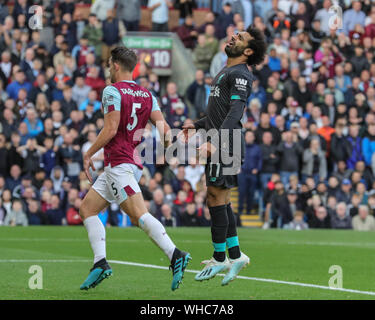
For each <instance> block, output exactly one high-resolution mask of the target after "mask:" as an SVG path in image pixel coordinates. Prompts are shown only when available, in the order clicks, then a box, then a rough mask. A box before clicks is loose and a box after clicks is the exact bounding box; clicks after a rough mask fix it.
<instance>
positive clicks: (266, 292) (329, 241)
mask: <svg viewBox="0 0 375 320" xmlns="http://www.w3.org/2000/svg"><path fill="white" fill-rule="evenodd" d="M167 231H168V233H169V234H170V236H171V238H172V239H173V240H174V241H175V243H176V244H177V246H178V247H179V248H181V249H183V250H186V251H189V252H190V253H191V255H192V257H193V260H192V261H191V262H190V264H189V266H188V270H200V269H201V268H202V266H201V265H200V262H201V260H204V259H208V258H210V256H211V254H212V246H211V239H210V231H209V229H208V228H176V229H168V230H167ZM239 237H240V245H241V249H242V251H244V252H245V253H246V254H247V255H248V256H249V257H250V258H251V265H250V266H249V267H247V268H246V269H243V270H242V272H241V273H240V275H241V276H244V277H250V279H246V278H244V279H236V280H235V281H233V282H231V283H230V284H229V286H226V287H222V286H221V285H220V284H221V280H222V277H220V276H217V277H216V278H214V279H211V280H209V281H206V282H196V281H195V280H194V276H195V274H194V273H193V272H186V273H185V278H184V281H183V283H182V285H181V286H180V288H179V289H178V290H177V291H175V292H172V291H171V289H170V285H171V279H172V276H171V271H168V270H163V269H155V267H154V268H150V267H146V266H135V265H127V264H119V263H110V264H111V266H112V269H113V272H114V274H113V276H112V277H110V278H109V279H106V280H104V281H103V282H102V283H101V284H100V285H99V286H98V287H96V288H94V289H91V290H89V291H80V290H79V286H80V285H81V283H82V282H83V281H84V280H85V278H86V277H87V275H88V271H89V269H90V268H91V266H92V252H91V247H90V245H89V242H88V239H87V233H86V230H85V229H84V228H83V227H28V228H22V227H16V228H10V227H1V228H0V275H1V276H0V288H2V290H1V294H0V299H111V300H112V299H113V300H114V299H132V300H133V299H134V300H135V299H142V300H143V299H145V300H153V299H241V300H243V299H245V300H253V299H374V298H375V280H374V279H375V254H374V251H375V241H374V239H375V238H374V233H361V232H354V231H334V230H326V231H320V230H319V231H318V230H308V231H285V230H258V229H256V230H253V229H240V230H239ZM107 259H109V260H117V261H125V262H133V263H140V264H148V265H153V266H162V267H168V265H169V263H168V261H167V259H166V257H165V256H164V255H163V253H162V252H161V251H160V250H159V249H158V248H157V247H156V246H155V245H154V244H153V243H152V242H151V241H150V240H149V239H148V238H147V237H146V235H145V234H144V233H143V232H142V231H141V230H139V229H137V228H124V229H123V228H107ZM73 260H78V261H73ZM31 265H39V266H41V267H42V270H43V289H40V290H39V289H34V290H31V289H30V288H29V285H28V283H29V279H30V277H31V276H32V274H30V273H29V272H28V271H29V268H30V266H31ZM332 265H338V266H340V267H341V268H342V271H343V288H344V289H353V290H357V291H361V292H345V291H337V290H327V289H324V288H326V287H328V282H329V279H330V277H332V276H333V274H330V273H329V268H330V267H331V266H332ZM254 278H257V279H258V280H255V279H254ZM259 278H261V279H269V280H270V281H269V282H267V281H265V280H262V281H259ZM274 280H282V281H286V282H288V283H277V282H275V281H274ZM290 282H292V283H295V282H298V283H301V284H303V285H302V286H298V285H293V284H291V283H290ZM309 284H313V285H319V286H323V287H324V288H317V287H309V286H306V285H309ZM366 292H367V294H366ZM372 293H373V294H372Z"/></svg>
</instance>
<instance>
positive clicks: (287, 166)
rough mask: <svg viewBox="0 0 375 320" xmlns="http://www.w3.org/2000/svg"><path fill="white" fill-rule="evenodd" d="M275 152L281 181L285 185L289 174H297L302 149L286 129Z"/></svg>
mask: <svg viewBox="0 0 375 320" xmlns="http://www.w3.org/2000/svg"><path fill="white" fill-rule="evenodd" d="M277 152H278V154H279V157H280V174H281V181H282V182H283V184H284V185H286V184H287V183H288V181H289V177H290V176H291V175H298V168H299V159H300V155H301V153H302V149H301V147H300V146H299V145H298V144H297V143H295V142H293V135H292V133H291V132H290V131H288V132H285V134H284V135H283V141H282V142H281V143H280V144H279V146H278V147H277Z"/></svg>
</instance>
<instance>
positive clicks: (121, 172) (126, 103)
mask: <svg viewBox="0 0 375 320" xmlns="http://www.w3.org/2000/svg"><path fill="white" fill-rule="evenodd" d="M136 64H137V56H136V54H135V53H134V52H133V51H132V50H130V49H128V48H126V47H117V48H115V49H113V50H112V52H111V57H110V59H109V67H110V75H111V82H112V83H113V84H112V85H109V86H107V87H106V88H105V89H104V91H103V98H102V104H103V111H104V127H103V129H102V130H101V132H100V134H99V135H98V137H97V139H96V141H95V143H94V144H93V145H92V146H91V148H90V149H89V150H88V151H87V153H86V154H85V156H84V159H83V165H84V170H85V172H86V175H87V177H88V179H89V180H90V182H91V183H92V177H91V174H90V170H89V169H90V168H91V169H92V170H95V168H94V165H93V162H92V160H91V157H92V156H93V155H94V154H95V153H96V152H97V151H99V150H100V149H101V148H103V147H104V166H105V168H104V172H103V173H102V174H101V175H100V176H99V177H98V178H97V180H96V181H95V183H94V184H93V186H92V188H90V190H89V192H88V193H87V194H86V196H85V198H84V199H83V202H82V204H81V207H80V215H81V217H82V219H83V223H84V225H85V227H86V229H87V233H88V237H89V241H90V244H91V247H92V250H93V252H94V266H93V267H92V269H91V270H90V273H89V276H88V277H87V279H86V280H85V281H84V282H83V284H82V285H81V289H82V290H88V289H90V288H94V287H95V286H97V285H98V284H99V283H100V282H101V281H102V280H103V279H105V278H107V277H108V276H110V275H111V274H112V269H111V267H110V266H109V264H108V263H107V261H106V243H105V228H104V226H103V224H102V222H101V221H100V219H99V217H98V214H99V212H101V211H102V210H103V209H105V208H106V207H107V206H108V205H109V204H110V203H111V202H116V203H117V204H118V205H119V206H120V207H121V209H122V210H123V211H125V212H126V213H127V214H128V215H129V217H130V219H131V221H132V223H133V224H134V225H136V226H138V227H140V228H141V229H142V230H143V231H144V232H146V234H147V235H148V236H149V237H150V239H151V240H152V241H153V242H154V243H155V244H156V245H157V246H159V248H160V249H161V250H162V251H163V252H164V253H165V254H166V255H167V257H168V259H169V260H170V262H171V265H170V266H171V269H172V272H173V279H172V286H171V288H172V290H176V289H177V288H178V287H179V284H180V283H181V281H182V278H183V275H184V271H185V268H186V266H187V264H188V262H189V260H190V259H191V257H190V254H189V253H187V252H183V251H180V250H179V249H178V248H176V246H175V245H174V243H173V242H172V240H171V239H170V238H169V236H168V234H167V233H166V231H165V228H164V227H163V225H162V224H161V223H160V222H159V221H158V220H157V219H156V218H154V217H153V216H152V215H151V214H150V213H149V212H147V209H146V206H145V203H144V200H143V197H142V193H141V190H140V188H139V185H138V181H139V179H140V178H141V175H142V164H141V161H140V158H139V156H138V153H137V150H136V149H135V148H136V146H137V145H138V144H139V143H140V142H141V140H140V139H139V136H138V135H139V130H143V129H144V128H145V126H146V124H147V122H148V121H149V120H150V121H151V123H153V124H154V125H156V124H157V123H158V125H157V128H158V130H159V133H160V136H161V137H162V138H163V137H164V142H165V146H168V145H169V144H170V143H171V141H170V140H171V139H170V128H169V126H168V124H167V123H166V122H165V120H164V117H163V115H162V113H161V111H160V108H159V106H158V103H157V100H156V99H155V98H154V97H153V96H152V95H151V93H150V92H149V91H148V90H147V89H145V88H143V87H141V86H139V85H137V84H136V83H135V82H134V81H132V73H133V69H134V67H135V65H136ZM160 123H161V124H162V125H161V126H160V125H159V124H160Z"/></svg>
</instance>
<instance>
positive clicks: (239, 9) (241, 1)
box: [232, 0, 253, 29]
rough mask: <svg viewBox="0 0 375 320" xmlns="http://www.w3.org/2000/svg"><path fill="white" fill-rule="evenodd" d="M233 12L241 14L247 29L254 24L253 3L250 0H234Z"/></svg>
mask: <svg viewBox="0 0 375 320" xmlns="http://www.w3.org/2000/svg"><path fill="white" fill-rule="evenodd" d="M232 12H233V13H234V14H236V13H239V14H240V15H241V18H242V20H243V21H244V23H245V25H244V27H245V29H247V27H248V26H250V25H251V24H252V23H253V3H252V1H250V0H234V1H233V2H232Z"/></svg>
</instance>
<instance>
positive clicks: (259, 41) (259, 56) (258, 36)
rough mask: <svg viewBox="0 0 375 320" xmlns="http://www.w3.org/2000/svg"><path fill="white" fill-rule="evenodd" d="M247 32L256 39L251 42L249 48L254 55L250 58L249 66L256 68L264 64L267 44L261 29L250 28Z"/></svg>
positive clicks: (248, 60)
mask: <svg viewBox="0 0 375 320" xmlns="http://www.w3.org/2000/svg"><path fill="white" fill-rule="evenodd" d="M246 32H247V33H249V34H250V35H251V36H252V37H253V38H254V39H252V40H250V41H249V45H248V48H250V49H252V50H253V54H252V55H251V56H249V57H248V59H247V64H248V65H249V66H255V65H257V64H260V63H262V62H263V60H264V58H265V56H266V51H267V43H266V40H265V39H264V35H263V33H262V31H260V30H259V29H257V28H254V27H251V26H250V27H248V28H247V30H246Z"/></svg>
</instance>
